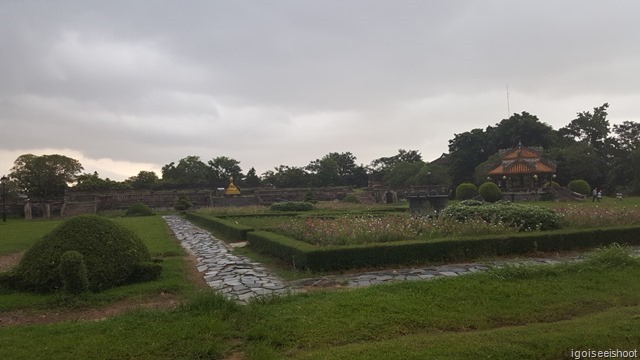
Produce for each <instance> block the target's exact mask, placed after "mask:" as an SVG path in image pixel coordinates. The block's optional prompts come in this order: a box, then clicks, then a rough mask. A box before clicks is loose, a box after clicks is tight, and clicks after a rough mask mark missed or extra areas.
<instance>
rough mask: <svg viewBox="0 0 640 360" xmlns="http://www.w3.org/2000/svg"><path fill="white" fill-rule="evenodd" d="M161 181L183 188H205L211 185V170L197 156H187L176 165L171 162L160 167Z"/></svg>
mask: <svg viewBox="0 0 640 360" xmlns="http://www.w3.org/2000/svg"><path fill="white" fill-rule="evenodd" d="M162 180H163V181H164V182H166V183H170V184H177V185H183V186H192V187H197V186H207V185H210V183H211V169H210V168H209V167H208V166H207V164H205V163H203V162H202V161H200V157H199V156H193V155H192V156H187V157H185V158H183V159H180V161H179V162H178V164H177V165H176V164H175V163H173V162H171V163H169V164H167V165H165V166H163V167H162Z"/></svg>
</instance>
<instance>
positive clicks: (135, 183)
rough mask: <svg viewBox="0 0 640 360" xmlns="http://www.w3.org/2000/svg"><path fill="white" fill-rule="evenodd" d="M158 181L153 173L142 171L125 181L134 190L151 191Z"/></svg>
mask: <svg viewBox="0 0 640 360" xmlns="http://www.w3.org/2000/svg"><path fill="white" fill-rule="evenodd" d="M159 181H160V179H159V178H158V175H156V173H155V172H153V171H144V170H142V171H140V172H139V173H138V175H136V176H132V177H130V178H128V179H127V180H126V182H127V183H129V184H131V187H132V188H134V189H153V188H154V187H155V186H156V185H157V184H158V182H159Z"/></svg>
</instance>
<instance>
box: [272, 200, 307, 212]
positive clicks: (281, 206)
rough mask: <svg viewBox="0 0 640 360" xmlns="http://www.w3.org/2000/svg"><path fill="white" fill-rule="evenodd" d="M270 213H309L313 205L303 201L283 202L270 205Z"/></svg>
mask: <svg viewBox="0 0 640 360" xmlns="http://www.w3.org/2000/svg"><path fill="white" fill-rule="evenodd" d="M270 209H271V210H272V211H309V210H313V204H311V203H308V202H305V201H285V202H278V203H273V204H271V207H270Z"/></svg>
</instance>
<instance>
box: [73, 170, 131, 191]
mask: <svg viewBox="0 0 640 360" xmlns="http://www.w3.org/2000/svg"><path fill="white" fill-rule="evenodd" d="M129 188H130V184H129V183H128V182H127V181H124V182H119V181H115V180H111V179H109V178H106V179H102V178H101V177H100V175H98V172H97V171H94V172H93V174H89V173H85V174H82V175H78V176H77V178H76V184H75V185H74V186H73V189H74V190H80V191H104V190H114V189H129Z"/></svg>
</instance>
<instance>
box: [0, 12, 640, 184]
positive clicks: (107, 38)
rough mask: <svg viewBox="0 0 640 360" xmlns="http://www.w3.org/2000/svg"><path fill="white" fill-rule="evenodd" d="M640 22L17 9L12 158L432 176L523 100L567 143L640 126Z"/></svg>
mask: <svg viewBox="0 0 640 360" xmlns="http://www.w3.org/2000/svg"><path fill="white" fill-rule="evenodd" d="M638 13H640V3H638V2H636V1H631V0H629V1H616V2H609V3H606V4H604V3H602V2H597V1H577V0H574V1H538V2H524V1H497V0H496V1H482V2H476V1H447V2H425V1H408V0H406V1H399V2H398V1H322V2H300V1H277V2H260V1H249V2H228V1H192V2H186V3H185V2H178V1H153V2H152V1H135V2H124V1H112V2H98V1H95V2H92V1H61V2H35V1H34V2H28V1H2V2H1V3H0V34H2V35H1V36H0V46H2V49H5V51H3V55H2V56H0V78H1V79H2V82H1V83H0V128H1V129H2V132H0V151H2V150H4V151H5V152H6V153H7V154H8V153H9V151H11V154H13V153H14V152H15V151H22V150H24V151H30V150H33V149H44V148H47V149H71V150H74V151H77V152H79V153H82V154H83V155H84V156H86V157H87V158H91V159H101V158H107V159H113V160H116V161H129V162H134V163H141V164H142V163H145V164H157V165H158V168H159V166H161V165H162V164H166V163H169V162H171V161H177V160H179V159H180V158H182V157H184V156H187V155H191V154H195V155H200V156H201V157H202V158H204V159H209V158H212V157H215V156H220V155H226V156H231V157H234V158H236V159H238V160H240V161H241V162H242V166H243V168H245V170H246V169H248V168H250V167H251V166H255V167H256V168H258V170H259V171H264V170H267V169H269V168H272V167H274V166H277V165H280V164H288V165H304V164H306V163H308V162H309V161H311V160H314V159H316V158H319V157H321V156H323V155H324V154H326V153H328V152H331V151H352V152H353V153H354V154H355V155H356V156H357V157H358V161H359V162H363V163H368V162H370V161H371V160H372V159H374V158H377V157H381V156H389V155H392V154H394V153H395V152H396V150H397V149H398V148H406V149H418V150H421V151H422V153H423V155H424V157H425V158H426V159H432V158H435V157H437V156H439V155H440V153H442V152H445V151H447V141H448V140H449V139H450V138H452V137H453V135H454V134H455V133H459V132H462V131H467V130H470V129H472V128H476V127H481V128H484V127H486V126H487V125H493V124H495V123H497V122H499V121H500V120H501V119H503V118H505V117H506V116H507V111H506V98H505V95H506V90H505V85H507V84H509V87H510V90H511V104H510V105H511V106H510V108H511V112H520V111H528V112H531V113H534V114H536V115H538V116H539V117H540V119H541V120H542V121H545V122H547V123H549V124H551V125H552V126H554V127H555V128H558V127H561V126H564V125H566V124H567V123H568V122H569V121H571V120H572V119H573V118H574V117H575V113H576V112H579V111H585V110H590V109H591V108H593V107H595V106H599V105H601V104H602V103H604V102H610V103H611V108H610V110H611V111H610V118H611V120H612V121H613V122H616V121H617V122H620V121H623V120H636V121H640V115H638V114H639V113H640V103H639V102H638V101H637V99H638V95H639V94H638V92H639V91H638V89H637V86H636V84H638V83H640V71H639V70H640V65H639V64H640V48H638V47H637V46H636V45H635V44H636V43H637V41H638V39H640V25H638V22H637V21H636V19H635V17H636V16H637V14H638ZM8 129H10V130H8ZM13 160H14V159H0V167H4V168H8V167H10V164H11V162H12V161H13ZM113 166H115V165H113ZM101 170H103V171H112V172H113V173H117V171H115V170H113V169H101ZM130 175H133V174H130Z"/></svg>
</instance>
